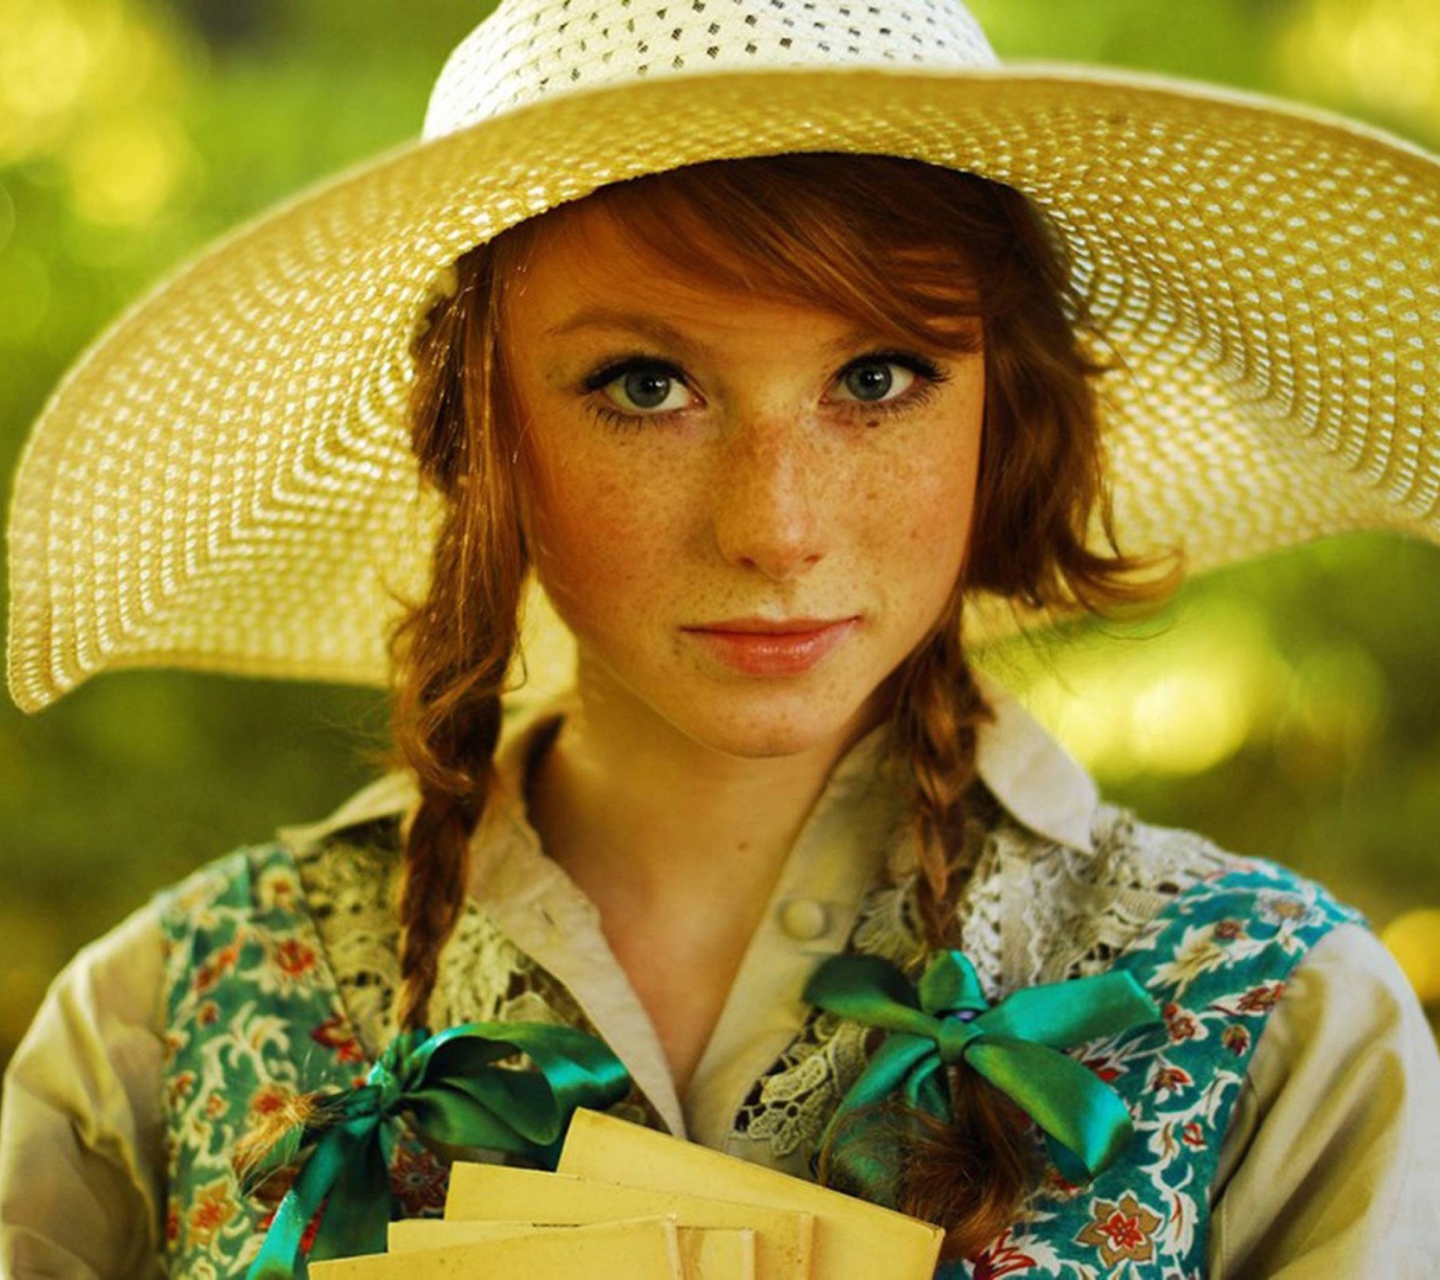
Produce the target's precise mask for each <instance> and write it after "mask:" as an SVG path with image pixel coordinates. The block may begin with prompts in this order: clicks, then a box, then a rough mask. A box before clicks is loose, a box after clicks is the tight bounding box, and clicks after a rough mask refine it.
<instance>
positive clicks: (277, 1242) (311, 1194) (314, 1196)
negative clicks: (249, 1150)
mask: <svg viewBox="0 0 1440 1280" xmlns="http://www.w3.org/2000/svg"><path fill="white" fill-rule="evenodd" d="M345 1154H346V1153H345V1143H344V1142H343V1141H342V1140H341V1139H340V1136H339V1134H338V1132H336V1131H332V1132H330V1133H327V1134H326V1135H325V1136H324V1137H323V1138H321V1139H320V1141H319V1142H318V1143H316V1145H315V1149H314V1150H313V1151H312V1152H311V1153H310V1158H309V1159H308V1160H307V1161H306V1162H305V1165H304V1167H303V1168H302V1169H301V1170H300V1173H299V1176H298V1177H296V1179H295V1182H294V1183H293V1185H292V1186H291V1187H290V1190H289V1191H287V1192H286V1193H285V1198H284V1199H283V1200H281V1201H280V1205H279V1207H278V1208H277V1209H276V1210H275V1216H274V1218H273V1219H272V1220H271V1223H270V1228H269V1230H268V1231H267V1232H266V1233H265V1240H264V1242H263V1243H262V1244H261V1246H260V1252H259V1253H258V1254H256V1255H255V1261H254V1262H252V1263H251V1264H250V1269H249V1270H248V1271H246V1273H245V1280H295V1277H301V1276H304V1275H305V1274H306V1268H305V1256H304V1250H303V1244H304V1239H305V1232H306V1231H307V1230H308V1229H309V1227H310V1224H311V1223H312V1222H313V1221H314V1220H315V1215H316V1214H317V1213H319V1212H320V1207H321V1205H322V1204H324V1202H325V1198H326V1196H328V1195H329V1194H330V1189H331V1188H332V1187H333V1186H334V1185H335V1182H336V1180H337V1179H338V1178H339V1176H340V1173H341V1171H342V1169H343V1168H344V1165H345Z"/></svg>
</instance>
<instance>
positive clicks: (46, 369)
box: [0, 0, 1440, 1061]
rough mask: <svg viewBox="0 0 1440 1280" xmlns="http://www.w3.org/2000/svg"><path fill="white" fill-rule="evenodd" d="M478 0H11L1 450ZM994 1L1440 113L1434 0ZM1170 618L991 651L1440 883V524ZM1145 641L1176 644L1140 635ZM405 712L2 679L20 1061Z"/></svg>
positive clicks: (1057, 32)
mask: <svg viewBox="0 0 1440 1280" xmlns="http://www.w3.org/2000/svg"><path fill="white" fill-rule="evenodd" d="M483 8H484V6H483V5H476V4H474V3H464V2H462V0H344V2H343V3H341V2H340V0H169V2H168V3H167V2H164V0H0V472H3V473H5V474H7V475H8V474H10V473H11V472H12V471H13V468H14V464H15V462H16V461H17V459H18V457H19V454H20V450H21V448H22V445H23V440H24V435H25V431H26V428H27V427H28V424H29V422H30V421H31V420H32V418H33V417H34V415H35V414H36V413H37V411H38V410H39V408H40V406H41V404H42V403H43V401H44V398H45V396H46V395H47V393H48V392H49V390H50V388H51V387H52V386H53V385H54V383H55V382H56V380H57V379H58V378H59V376H60V375H61V373H62V371H63V370H64V368H65V367H66V365H67V364H68V363H69V362H70V361H71V360H72V359H73V358H74V357H75V355H76V354H77V353H78V352H79V351H80V350H81V349H82V348H83V346H84V344H85V343H86V342H87V341H88V340H89V339H91V338H92V337H93V336H94V335H95V334H96V333H97V331H98V330H99V329H100V328H101V327H102V326H103V325H104V324H105V322H106V321H107V320H109V319H110V318H112V317H113V316H114V315H115V314H116V312H117V310H118V309H119V308H120V307H122V306H123V305H124V304H125V303H126V302H127V301H128V300H130V299H132V298H133V297H135V296H136V295H137V293H138V292H139V291H141V290H142V289H143V288H144V287H145V286H146V285H147V283H148V282H150V281H152V280H153V279H155V278H156V277H157V276H158V275H159V274H160V273H162V272H163V271H164V270H165V269H166V268H167V267H168V266H169V265H171V264H172V263H174V262H176V261H178V260H180V259H181V258H183V257H184V256H185V255H186V254H187V253H188V252H189V251H191V250H193V249H195V248H197V247H198V246H200V245H201V244H203V243H205V242H206V241H207V240H209V239H210V238H212V237H213V236H215V235H216V234H218V233H220V232H221V231H223V230H225V229H226V228H228V227H230V226H232V225H234V224H235V223H237V222H238V221H240V220H242V219H244V218H246V217H247V216H249V215H251V214H253V213H255V212H257V211H259V210H261V209H263V208H265V207H267V206H268V205H270V204H271V203H273V202H274V201H276V200H278V199H279V198H281V197H283V196H285V195H287V194H289V193H291V192H293V191H295V190H296V189H297V188H299V187H302V186H303V185H305V184H306V183H308V182H310V181H313V180H314V179H316V178H318V177H320V176H322V175H325V174H328V173H330V172H333V171H334V170H336V169H338V168H340V167H342V166H344V165H346V164H349V163H352V162H354V161H357V160H359V159H361V158H363V157H365V156H368V155H370V154H373V153H374V152H376V151H378V150H381V149H383V148H386V147H389V146H392V145H397V144H400V143H403V142H405V141H406V140H408V139H409V138H411V137H412V136H413V135H414V134H415V132H416V131H417V129H418V124H419V121H420V119H421V116H422V114H423V110H424V105H425V100H426V96H427V93H428V88H429V85H430V82H431V80H432V79H433V77H434V75H435V73H436V71H437V70H438V69H439V67H440V65H441V63H442V62H443V60H444V57H445V55H446V53H447V52H448V51H449V49H450V48H451V47H452V46H453V45H454V44H455V43H456V41H458V40H459V39H460V37H461V36H463V35H464V34H465V33H466V32H467V31H468V30H469V29H470V28H471V26H473V24H474V23H475V22H476V21H477V20H478V18H479V17H480V16H481V14H482V12H483ZM973 8H974V9H975V10H976V12H977V14H978V15H979V16H980V18H981V19H982V21H983V22H984V23H985V24H986V25H987V28H988V30H989V31H990V33H991V36H992V39H993V40H994V43H995V44H996V46H997V47H998V48H999V50H1000V51H1001V53H1002V55H1004V56H1007V57H1040V58H1049V59H1065V60H1081V61H1099V62H1107V63H1112V64H1117V65H1124V66H1130V67H1137V68H1144V69H1147V70H1152V71H1160V72H1166V73H1171V74H1178V75H1183V76H1191V77H1199V78H1204V79H1211V80H1217V81H1222V82H1225V83H1229V84H1233V85H1238V86H1242V87H1245V88H1250V89H1259V90H1264V91H1269V92H1275V93H1280V94H1284V95H1286V96H1291V97H1299V98H1302V99H1305V100H1308V101H1312V102H1315V103H1318V104H1321V105H1326V106H1330V107H1335V108H1338V109H1341V110H1344V111H1346V112H1348V113H1351V114H1356V115H1360V116H1363V117H1365V118H1367V119H1369V120H1371V121H1373V122H1375V123H1378V124H1381V125H1384V126H1386V127H1389V128H1392V129H1395V130H1397V131H1399V132H1402V133H1404V134H1406V135H1407V136H1409V137H1411V138H1413V139H1415V140H1416V141H1418V142H1421V143H1422V144H1425V145H1428V146H1430V147H1432V148H1434V147H1436V146H1437V145H1440V16H1437V13H1440V10H1437V9H1436V8H1435V7H1434V6H1433V5H1432V4H1431V3H1430V0H1202V2H1200V3H1189V4H1174V3H1171V2H1170V0H1087V2H1086V3H1085V4H1083V5H1082V4H1078V3H1065V2H1064V0H1059V2H1057V0H976V3H974V5H973ZM1148 631H1150V632H1152V633H1155V634H1156V638H1155V639H1151V640H1147V641H1145V642H1144V645H1143V646H1142V645H1141V643H1140V642H1138V641H1137V640H1136V639H1134V638H1133V637H1129V636H1126V637H1121V638H1115V637H1108V638H1107V637H1098V638H1097V637H1095V636H1090V637H1087V638H1082V639H1081V640H1079V641H1074V642H1070V643H1067V644H1066V645H1063V646H1053V647H1051V648H1050V649H1048V650H1047V651H1044V652H1038V651H1036V650H1034V649H1032V648H1031V647H1029V646H1021V647H1019V648H1018V649H1015V650H1013V651H1011V652H1008V653H1005V654H1001V655H999V656H998V657H996V658H994V659H992V665H995V666H997V667H998V668H999V669H1000V670H1001V671H1002V672H1003V673H1004V674H1006V675H1007V676H1008V677H1009V678H1011V679H1012V680H1013V681H1014V682H1015V683H1017V684H1018V685H1020V686H1021V687H1030V688H1032V689H1034V690H1037V691H1038V692H1037V698H1038V700H1039V703H1040V704H1041V705H1042V710H1046V711H1047V714H1050V715H1051V717H1052V718H1053V719H1055V721H1056V722H1057V724H1059V726H1060V728H1061V731H1062V732H1067V736H1069V737H1070V738H1071V740H1072V741H1074V742H1075V743H1076V744H1077V749H1081V754H1082V755H1085V756H1086V758H1087V759H1088V760H1089V761H1090V763H1091V764H1092V765H1093V767H1094V768H1095V769H1096V771H1097V772H1098V773H1099V775H1100V777H1101V781H1102V783H1103V784H1104V785H1105V786H1106V787H1107V789H1108V790H1109V791H1110V792H1111V793H1112V794H1115V795H1117V796H1118V798H1120V799H1122V800H1125V801H1129V802H1133V803H1134V804H1135V805H1136V806H1137V807H1138V808H1139V809H1140V810H1141V811H1142V812H1143V813H1144V814H1145V815H1146V816H1147V817H1150V818H1152V819H1154V820H1159V821H1165V822H1172V823H1178V824H1182V825H1186V826H1193V827H1196V828H1199V829H1201V830H1204V831H1206V832H1208V833H1210V834H1212V835H1214V836H1215V837H1217V838H1218V839H1220V840H1221V841H1222V842H1224V843H1226V844H1228V845H1229V846H1231V847H1234V848H1238V849H1243V850H1246V851H1251V852H1257V853H1264V854H1267V855H1269V856H1273V857H1277V858H1279V859H1281V860H1283V861H1286V862H1288V863H1290V864H1292V865H1294V866H1297V867H1299V868H1301V869H1303V870H1306V871H1309V872H1311V873H1313V874H1316V875H1319V876H1321V877H1322V878H1324V879H1326V880H1328V881H1330V882H1331V883H1332V884H1334V885H1335V886H1336V887H1337V888H1338V889H1339V890H1340V891H1341V892H1342V893H1344V894H1345V895H1347V896H1348V897H1350V898H1351V899H1352V900H1354V901H1356V902H1358V903H1359V904H1360V905H1362V906H1363V907H1365V908H1366V909H1367V910H1369V911H1370V912H1371V914H1372V916H1373V917H1374V918H1375V919H1376V920H1377V922H1380V923H1383V922H1384V921H1386V920H1388V919H1389V918H1390V917H1391V916H1393V915H1395V914H1396V913H1397V912H1400V911H1402V910H1404V909H1407V908H1411V907H1416V906H1419V905H1423V904H1426V903H1429V904H1440V856H1437V855H1436V851H1435V847H1434V843H1435V832H1436V831H1437V830H1440V733H1437V726H1440V679H1437V676H1436V674H1435V667H1436V655H1437V645H1436V643H1435V636H1436V635H1437V633H1440V552H1437V551H1436V549H1434V548H1431V547H1428V546H1420V545H1416V544H1405V543H1400V542H1397V541H1394V540H1391V539H1385V538H1378V537H1376V538H1355V539H1350V540H1347V541H1345V542H1337V543H1333V544H1329V545H1326V546H1322V547H1318V548H1314V549H1310V550H1307V551H1301V552H1294V553H1287V554H1285V555H1282V556H1277V557H1273V558H1270V559H1268V560H1266V561H1264V562H1262V563H1259V564H1256V565H1253V566H1249V567H1246V568H1243V569H1240V570H1235V571H1230V572H1227V573H1225V574H1223V575H1216V576H1213V577H1211V578H1209V579H1206V580H1204V581H1202V582H1200V583H1197V584H1195V585H1194V586H1193V587H1192V588H1190V589H1188V590H1187V591H1186V592H1185V593H1184V595H1183V597H1182V599H1181V600H1180V601H1179V602H1178V603H1177V605H1176V606H1175V607H1174V608H1172V609H1170V610H1168V611H1167V612H1166V614H1165V615H1163V616H1162V617H1161V618H1160V619H1158V620H1157V621H1155V622H1152V623H1151V624H1150V625H1149V627H1148ZM1215 637H1219V640H1220V642H1219V643H1218V644H1217V643H1215V642H1214V638H1215ZM1147 646H1148V647H1147ZM1167 646H1168V648H1167ZM1227 646H1228V647H1227ZM1151 650H1153V651H1154V652H1157V653H1160V654H1162V655H1168V656H1167V662H1168V663H1169V666H1168V667H1167V670H1168V671H1169V672H1170V673H1171V674H1169V675H1166V676H1164V677H1161V676H1158V675H1155V674H1154V672H1153V671H1151V670H1150V669H1149V668H1148V667H1146V665H1145V663H1144V662H1143V661H1142V660H1141V658H1140V655H1141V654H1142V652H1150V651H1151ZM1217 653H1218V654H1221V655H1222V656H1224V655H1227V654H1228V656H1227V657H1225V661H1226V662H1228V663H1229V665H1228V666H1226V667H1224V668H1223V669H1222V668H1221V667H1217V666H1216V661H1217V658H1216V655H1217ZM1177 664H1178V665H1177ZM1187 664H1188V665H1187ZM1176 670H1179V671H1180V672H1181V677H1180V679H1179V683H1177V682H1176V679H1177V678H1176V677H1175V676H1174V674H1173V673H1174V672H1175V671H1176ZM1137 672H1138V673H1139V674H1138V675H1137ZM1186 672H1189V673H1190V674H1191V675H1193V677H1194V678H1193V679H1191V680H1190V681H1189V683H1188V684H1187V683H1185V680H1186V679H1187V678H1188V677H1186V675H1185V673H1186ZM1217 672H1218V674H1217ZM1247 681H1248V682H1249V683H1248V684H1247V683H1246V682H1247ZM1047 690H1048V691H1049V695H1056V691H1057V690H1058V691H1059V694H1060V695H1063V696H1064V698H1067V699H1068V701H1066V702H1065V703H1064V705H1063V706H1060V704H1059V703H1057V702H1056V701H1055V697H1054V696H1050V697H1049V701H1048V702H1047V701H1046V698H1045V697H1040V696H1039V695H1040V694H1042V693H1045V692H1046V691H1047ZM1207 690H1208V691H1209V692H1207ZM1057 707H1058V708H1059V709H1058V710H1057V709H1056V708H1057ZM1097 707H1101V708H1104V709H1103V711H1097V710H1096V708H1097ZM1115 708H1119V709H1120V713H1117V714H1120V718H1121V719H1123V718H1124V716H1130V720H1128V721H1125V723H1132V722H1133V726H1134V727H1135V731H1134V732H1133V733H1132V734H1131V737H1130V738H1129V739H1127V740H1126V741H1125V742H1120V743H1119V745H1117V741H1118V740H1115V739H1114V736H1113V735H1111V740H1110V741H1109V745H1108V746H1106V745H1104V744H1103V743H1101V745H1100V746H1097V745H1096V744H1097V742H1099V739H1097V737H1096V734H1095V728H1096V725H1095V721H1094V717H1095V716H1097V715H1099V716H1102V717H1112V713H1113V712H1114V709H1115ZM1237 708H1238V710H1237ZM1221 711H1223V712H1224V713H1225V716H1227V717H1228V718H1224V717H1222V718H1221V719H1220V720H1217V719H1216V716H1217V715H1218V714H1219V712H1221ZM1087 717H1089V719H1087ZM1157 717H1158V721H1157ZM1112 718H1113V717H1112ZM1117 723H1119V720H1117ZM1156 723H1159V725H1160V728H1161V730H1162V732H1161V734H1160V736H1159V737H1158V738H1157V737H1156V736H1155V733H1154V732H1153V730H1154V726H1155V724H1156ZM1067 725H1068V730H1067ZM1146 725H1149V726H1150V728H1149V729H1146V727H1145V726H1146ZM1207 726H1208V728H1207ZM383 728H384V710H383V707H382V706H381V703H380V700H379V697H378V695H377V694H375V693H374V692H371V691H365V690H353V689H343V688H324V687H314V686H302V685H281V684H266V683H262V682H245V681H235V680H227V679H223V678H217V677H202V676H197V675H191V674H186V673H125V674H118V675H111V676H105V677H103V678H101V679H99V680H97V681H95V682H93V683H92V684H89V685H87V686H85V687H83V688H81V689H80V690H78V691H77V692H75V693H74V694H72V695H70V696H69V697H67V698H66V699H65V700H64V701H63V702H61V703H60V704H59V705H58V706H57V707H55V708H53V709H51V710H49V711H47V712H45V713H44V714H42V715H41V716H39V717H37V718H34V719H26V718H24V717H22V716H21V715H20V714H19V713H18V712H17V711H16V710H15V709H14V708H13V707H12V706H10V705H9V704H8V703H6V704H5V705H3V706H0V860H3V881H0V883H3V886H4V888H3V891H0V1061H3V1060H4V1059H5V1058H6V1057H8V1054H9V1051H10V1049H11V1047H12V1046H13V1044H14V1043H15V1041H16V1039H17V1038H18V1036H19V1035H20V1034H21V1032H22V1031H23V1028H24V1026H25V1025H26V1023H27V1022H28V1020H29V1018H30V1017H31V1015H32V1014H33V1011H34V1008H35V1006H36V1004H37V1003H38V1001H39V998H40V996H41V994H42V993H43V990H44V986H45V984H46V983H47V982H48V981H49V979H50V977H51V976H52V975H53V974H54V973H55V972H56V971H57V970H58V969H59V967H60V966H61V965H62V964H63V963H64V962H65V960H66V959H67V958H68V957H69V956H70V955H71V954H72V953H73V951H74V950H75V949H76V948H77V947H78V946H79V945H81V944H82V943H83V942H85V941H86V940H87V939H89V938H90V937H92V936H94V935H96V934H97V933H99V932H101V931H102V930H104V929H105V928H107V927H109V926H110V925H111V924H113V923H114V922H115V921H117V920H118V919H119V918H120V917H121V916H122V915H123V914H124V913H126V912H127V911H129V910H131V909H133V908H135V907H137V906H139V905H140V904H142V903H143V902H144V901H145V900H146V898H147V897H148V896H149V895H150V893H151V892H153V890H154V889H155V888H156V887H158V886H159V885H161V884H164V883H166V882H168V881H170V880H173V879H174V878H176V877H177V876H180V875H182V874H184V873H185V872H186V871H187V870H189V869H191V868H193V867H195V866H197V865H199V864H200V863H202V862H204V861H206V860H208V859H210V858H211V857H214V856H215V855H217V854H219V853H221V852H224V851H226V850H227V849H229V848H231V847H233V846H234V845H236V844H238V843H241V842H244V841H249V840H257V839H263V838H265V837H266V836H267V835H268V834H269V833H270V832H271V831H272V830H273V829H274V828H275V827H276V826H277V825H280V824H283V823H288V822H296V821H302V820H307V819H310V818H313V817H315V816H317V815H319V814H322V813H323V812H325V811H327V810H328V809H329V808H331V807H333V805H334V804H336V803H337V802H338V801H339V800H340V799H342V798H343V797H344V796H345V795H346V794H347V793H348V791H349V790H351V789H352V788H353V787H355V786H356V785H358V784H359V783H360V782H361V781H362V780H363V779H364V778H365V777H366V776H367V775H368V774H369V773H370V772H371V770H372V768H373V762H374V756H375V753H376V752H377V751H379V750H380V749H381V748H382V746H383ZM1202 730H1204V732H1203V733H1202V732H1201V731H1202ZM1206 733H1208V734H1209V736H1208V737H1206V736H1205V734H1206ZM1147 735H1148V736H1147ZM1177 735H1178V736H1177ZM1187 735H1188V736H1187ZM1217 735H1218V736H1217ZM1177 742H1178V743H1179V744H1180V748H1181V749H1180V751H1179V754H1178V755H1177V753H1176V749H1175V748H1176V743H1177ZM1087 743H1088V746H1089V749H1088V752H1087V750H1085V749H1082V748H1085V747H1086V744H1087ZM1197 743H1198V744H1199V746H1198V748H1197V747H1196V744H1197ZM1167 744H1168V745H1167ZM1186 744H1189V745H1188V746H1187V745H1186ZM1187 753H1188V754H1187ZM1435 948H1440V939H1437V940H1436V942H1435ZM1413 950H1414V949H1413V948H1412V952H1413ZM1422 951H1423V948H1422ZM1409 960H1410V963H1411V964H1412V965H1414V964H1416V963H1420V964H1422V965H1423V964H1424V963H1427V962H1426V961H1425V960H1424V958H1423V956H1422V959H1421V960H1420V961H1416V960H1415V959H1414V955H1413V954H1412V955H1410V956H1409ZM1433 963H1434V966H1435V968H1434V979H1435V982H1436V984H1437V987H1440V953H1437V954H1436V956H1435V957H1433ZM1416 972H1417V973H1419V974H1420V978H1419V979H1417V980H1421V981H1422V985H1423V980H1424V978H1425V975H1424V972H1422V971H1420V970H1417V971H1416Z"/></svg>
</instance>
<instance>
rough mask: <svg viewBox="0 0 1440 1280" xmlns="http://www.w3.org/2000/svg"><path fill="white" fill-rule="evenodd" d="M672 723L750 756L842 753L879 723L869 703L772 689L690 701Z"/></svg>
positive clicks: (715, 746) (711, 744)
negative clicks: (831, 702) (835, 702)
mask: <svg viewBox="0 0 1440 1280" xmlns="http://www.w3.org/2000/svg"><path fill="white" fill-rule="evenodd" d="M666 718H667V719H668V720H669V721H670V723H671V725H672V727H673V728H675V729H676V730H677V731H678V732H680V733H682V734H684V735H685V736H686V737H687V738H690V739H691V740H692V741H694V742H696V743H698V744H699V745H701V746H704V747H708V748H709V749H710V750H712V751H718V752H721V753H722V754H724V755H730V756H736V757H739V758H741V759H746V760H768V759H776V758H780V757H785V756H798V755H805V754H807V753H810V752H814V751H830V752H833V753H834V754H835V756H837V757H838V756H839V755H840V753H841V752H843V751H844V750H845V748H847V747H848V746H850V745H851V743H853V742H855V741H856V740H857V739H859V738H860V737H862V736H863V735H864V734H865V732H866V731H867V730H869V729H871V728H873V727H874V726H875V725H876V724H878V723H879V719H878V717H877V715H876V714H875V713H874V712H873V711H872V710H871V709H870V708H869V706H868V704H867V703H864V702H862V703H858V704H847V705H844V706H839V707H832V706H826V705H823V704H817V701H816V700H815V699H814V698H811V697H805V696H803V695H802V696H799V697H795V696H780V695H777V694H776V693H774V692H770V693H764V694H759V695H758V696H754V695H752V696H749V697H741V698H734V699H729V700H725V701H724V702H722V703H721V704H720V705H711V706H702V705H697V704H696V703H694V702H692V703H690V704H689V705H687V706H686V707H684V708H683V709H677V714H675V715H667V717H666Z"/></svg>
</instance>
